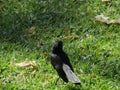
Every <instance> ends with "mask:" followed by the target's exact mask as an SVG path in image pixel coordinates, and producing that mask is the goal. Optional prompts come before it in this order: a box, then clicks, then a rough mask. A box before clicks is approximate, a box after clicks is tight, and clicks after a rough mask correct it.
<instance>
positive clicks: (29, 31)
mask: <svg viewBox="0 0 120 90" xmlns="http://www.w3.org/2000/svg"><path fill="white" fill-rule="evenodd" d="M28 34H29V36H33V35H35V34H36V30H35V27H31V28H30V29H29V30H28Z"/></svg>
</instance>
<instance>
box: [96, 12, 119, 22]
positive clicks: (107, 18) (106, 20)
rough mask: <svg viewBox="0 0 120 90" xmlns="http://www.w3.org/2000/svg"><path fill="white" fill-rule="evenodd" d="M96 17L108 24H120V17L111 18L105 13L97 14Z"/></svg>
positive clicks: (97, 19)
mask: <svg viewBox="0 0 120 90" xmlns="http://www.w3.org/2000/svg"><path fill="white" fill-rule="evenodd" d="M95 19H96V21H100V22H104V23H106V24H114V23H116V24H120V17H119V18H116V19H112V20H110V19H109V17H106V16H104V15H103V14H101V15H97V16H96V17H95Z"/></svg>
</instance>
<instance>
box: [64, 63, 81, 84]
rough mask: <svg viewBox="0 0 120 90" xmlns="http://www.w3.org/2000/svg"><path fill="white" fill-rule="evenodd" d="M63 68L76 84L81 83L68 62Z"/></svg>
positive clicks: (69, 78) (70, 79)
mask: <svg viewBox="0 0 120 90" xmlns="http://www.w3.org/2000/svg"><path fill="white" fill-rule="evenodd" d="M63 70H64V72H65V74H66V76H67V78H68V80H69V81H70V82H72V83H75V84H80V80H79V79H78V77H77V76H76V75H75V74H74V73H73V71H72V70H71V69H70V67H69V66H68V65H66V64H63Z"/></svg>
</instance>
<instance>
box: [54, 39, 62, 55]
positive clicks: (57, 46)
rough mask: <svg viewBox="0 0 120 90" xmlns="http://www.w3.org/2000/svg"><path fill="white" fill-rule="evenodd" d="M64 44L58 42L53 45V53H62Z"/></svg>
mask: <svg viewBox="0 0 120 90" xmlns="http://www.w3.org/2000/svg"><path fill="white" fill-rule="evenodd" d="M62 47H63V43H62V41H56V42H55V43H54V45H53V48H52V52H53V53H57V52H60V51H62Z"/></svg>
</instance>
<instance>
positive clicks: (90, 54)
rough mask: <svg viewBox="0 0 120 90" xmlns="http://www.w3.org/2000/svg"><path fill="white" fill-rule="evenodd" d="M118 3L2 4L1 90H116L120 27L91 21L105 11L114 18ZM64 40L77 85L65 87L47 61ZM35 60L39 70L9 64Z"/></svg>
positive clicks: (54, 0)
mask: <svg viewBox="0 0 120 90" xmlns="http://www.w3.org/2000/svg"><path fill="white" fill-rule="evenodd" d="M119 6H120V1H119V0H113V1H111V2H108V3H103V2H102V1H100V0H87V1H86V0H62V1H59V0H41V1H39V0H28V1H25V0H19V1H18V0H4V1H3V0H2V1H0V90H18V89H22V90H26V89H27V90H96V89H97V90H119V89H120V61H119V59H120V31H119V28H120V26H119V24H111V25H107V24H105V23H102V22H97V21H95V19H94V17H95V16H96V15H99V14H101V13H103V14H104V15H106V16H109V17H110V18H111V19H114V18H116V17H118V16H119V14H120V8H118V7H119ZM56 40H62V41H63V43H64V50H65V51H66V52H67V54H68V56H69V58H70V60H71V63H72V65H73V67H74V69H75V73H76V74H77V76H78V77H79V78H80V80H81V85H80V86H75V85H73V84H72V83H63V81H62V80H59V82H58V84H57V85H55V81H56V79H57V78H58V75H57V73H56V71H55V70H54V69H53V67H52V66H51V64H50V62H49V54H50V53H51V47H52V45H53V43H54V42H55V41H56ZM25 60H27V61H32V60H33V61H36V62H37V64H38V70H27V69H24V68H18V67H15V66H13V63H15V62H23V61H25Z"/></svg>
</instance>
